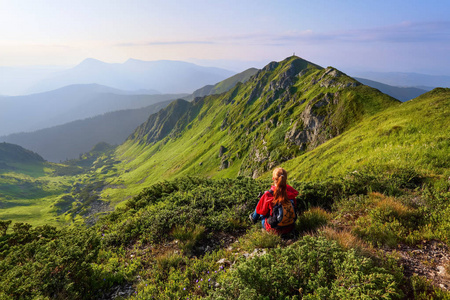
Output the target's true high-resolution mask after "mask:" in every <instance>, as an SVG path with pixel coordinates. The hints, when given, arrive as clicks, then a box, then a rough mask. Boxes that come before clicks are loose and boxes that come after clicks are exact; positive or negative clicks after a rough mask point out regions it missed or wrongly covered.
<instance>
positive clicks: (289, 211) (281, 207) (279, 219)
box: [267, 190, 297, 228]
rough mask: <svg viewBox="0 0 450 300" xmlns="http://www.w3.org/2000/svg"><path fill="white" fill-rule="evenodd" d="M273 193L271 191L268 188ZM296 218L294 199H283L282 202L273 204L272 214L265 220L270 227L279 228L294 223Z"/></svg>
mask: <svg viewBox="0 0 450 300" xmlns="http://www.w3.org/2000/svg"><path fill="white" fill-rule="evenodd" d="M269 192H270V193H271V194H272V195H273V191H272V190H269ZM296 220H297V213H296V211H295V207H294V200H292V199H291V200H289V201H287V202H286V201H284V202H282V203H278V204H275V206H274V207H273V209H272V215H271V216H270V217H268V218H267V222H268V223H269V225H270V227H272V228H280V227H284V226H289V225H292V224H294V223H295V221H296Z"/></svg>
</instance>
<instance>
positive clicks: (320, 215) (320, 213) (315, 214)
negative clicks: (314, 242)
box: [295, 207, 331, 232]
mask: <svg viewBox="0 0 450 300" xmlns="http://www.w3.org/2000/svg"><path fill="white" fill-rule="evenodd" d="M330 219H331V214H330V213H328V212H327V211H325V210H324V209H322V208H320V207H313V208H311V209H309V210H307V211H305V212H304V213H303V214H301V215H300V216H299V217H298V219H297V221H296V224H295V228H296V229H297V230H298V231H299V232H314V231H316V230H317V229H318V228H320V227H322V226H325V225H326V224H327V223H328V221H329V220H330Z"/></svg>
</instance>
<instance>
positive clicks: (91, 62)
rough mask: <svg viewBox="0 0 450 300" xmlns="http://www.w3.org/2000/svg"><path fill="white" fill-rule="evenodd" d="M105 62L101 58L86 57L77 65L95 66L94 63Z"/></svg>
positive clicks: (100, 63) (102, 63)
mask: <svg viewBox="0 0 450 300" xmlns="http://www.w3.org/2000/svg"><path fill="white" fill-rule="evenodd" d="M104 64H107V63H105V62H103V61H101V60H98V59H95V58H86V59H84V60H83V61H82V62H81V63H79V64H78V66H96V65H104Z"/></svg>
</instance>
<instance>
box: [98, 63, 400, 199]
mask: <svg viewBox="0 0 450 300" xmlns="http://www.w3.org/2000/svg"><path fill="white" fill-rule="evenodd" d="M302 68H303V69H302ZM299 70H302V71H301V72H302V75H301V76H294V75H295V74H297V72H299ZM333 74H335V75H333ZM336 74H337V76H336ZM348 86H355V87H353V88H352V87H348ZM324 95H337V96H336V97H339V101H338V103H337V104H330V105H329V106H330V107H329V108H326V109H325V108H324V107H323V106H322V107H321V108H320V109H318V110H317V111H316V112H315V113H317V114H321V115H324V116H326V118H329V121H328V123H329V124H330V128H336V129H331V130H330V131H333V130H335V131H336V132H334V133H333V132H331V133H330V134H337V133H339V132H341V131H345V130H346V129H347V128H349V127H351V126H353V125H354V124H356V123H358V122H359V121H360V120H361V119H364V118H365V117H366V116H368V115H372V114H374V113H376V112H378V111H380V110H383V109H386V108H388V107H390V106H392V105H396V104H398V101H396V100H394V99H393V98H391V97H389V96H387V95H384V94H382V93H380V92H379V91H377V90H375V89H372V88H369V87H366V86H362V85H359V86H358V83H357V82H356V81H355V80H353V79H351V78H350V77H348V76H346V75H345V74H343V73H340V72H339V71H337V70H335V69H333V68H327V69H323V68H320V67H318V66H316V65H314V64H311V63H309V62H306V61H304V60H301V59H299V58H296V57H291V58H288V59H286V60H285V61H283V62H280V63H271V64H269V65H268V66H267V67H266V68H264V69H263V70H261V71H260V72H258V73H257V74H256V75H254V76H253V77H252V78H251V80H249V81H248V82H246V83H245V84H238V85H237V86H236V87H234V88H233V89H232V90H230V91H229V92H227V93H224V94H221V95H217V96H209V97H206V98H203V99H201V100H198V101H197V102H196V103H193V104H192V105H191V106H190V107H189V108H188V111H187V112H186V114H193V113H196V117H194V118H193V120H192V121H191V122H190V123H183V122H182V121H179V122H178V123H176V124H173V123H172V124H169V126H172V130H171V131H170V132H168V133H167V134H165V138H163V139H162V140H160V141H157V142H156V143H154V144H149V145H145V139H146V135H145V131H143V129H144V128H149V129H150V131H149V133H148V135H147V136H149V135H151V136H152V137H153V136H155V135H158V134H159V133H160V132H161V128H163V125H164V126H167V124H163V125H161V126H160V127H158V126H155V124H156V125H158V124H157V123H155V124H148V125H147V124H146V125H142V126H141V127H140V128H139V129H138V130H137V131H136V133H135V134H133V135H132V136H131V138H130V139H129V140H127V141H126V142H125V143H124V144H123V145H121V146H120V147H119V148H118V149H117V152H116V157H117V159H118V160H121V161H122V163H121V164H119V165H118V168H119V176H116V175H115V174H114V173H112V172H111V173H110V176H111V177H113V179H112V180H111V181H110V182H109V183H110V184H111V185H112V187H111V188H108V189H105V190H104V191H103V193H102V197H103V198H109V199H111V200H112V201H113V202H114V203H118V202H121V201H123V200H124V199H127V198H128V197H130V195H136V194H137V193H139V191H140V190H141V189H142V188H144V187H148V186H150V185H151V184H153V183H155V182H158V181H161V180H165V179H171V178H177V177H179V176H184V175H195V174H201V175H203V176H212V177H217V178H229V177H236V176H237V175H245V176H251V175H253V176H255V174H256V175H258V174H259V173H260V171H257V172H256V173H255V170H267V169H270V168H272V167H273V166H274V165H275V164H277V163H280V162H282V161H283V160H287V159H290V158H293V157H295V156H297V155H298V154H300V153H301V152H302V151H304V150H302V147H300V146H299V145H295V144H293V143H292V142H287V141H286V138H285V136H286V133H287V132H289V131H291V130H293V129H294V127H295V126H296V121H297V120H299V119H301V115H302V113H303V112H304V110H305V108H306V107H307V106H308V105H310V106H311V105H314V104H315V103H316V102H317V101H319V100H321V99H322V98H323V97H324ZM330 97H334V96H330ZM200 105H201V107H200V111H197V110H198V109H199V106H200ZM174 108H175V105H171V106H169V107H168V109H167V111H171V110H174ZM162 116H164V118H166V116H167V115H163V114H162ZM154 119H155V118H154ZM165 120H168V118H166V119H165ZM171 122H173V121H171ZM299 126H300V125H299ZM164 128H166V129H167V127H164ZM138 136H139V137H141V138H140V139H136V137H138ZM324 136H325V134H324ZM324 138H325V137H324ZM152 141H153V140H152ZM319 142H320V141H317V143H319ZM221 146H223V147H225V148H226V149H227V150H226V152H225V157H224V158H223V159H222V158H220V157H219V149H220V147H221ZM314 146H315V145H311V147H314ZM258 153H259V154H262V155H267V156H269V159H268V160H266V161H265V162H258V161H255V159H254V157H255V156H257V155H258ZM225 161H226V162H225ZM224 163H225V164H226V165H225V167H221V166H222V165H223V164H224ZM116 186H125V187H126V189H125V188H119V189H118V188H115V187H116Z"/></svg>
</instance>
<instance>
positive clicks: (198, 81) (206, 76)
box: [29, 58, 235, 94]
mask: <svg viewBox="0 0 450 300" xmlns="http://www.w3.org/2000/svg"><path fill="white" fill-rule="evenodd" d="M234 74H235V73H234V72H232V71H228V70H225V69H220V68H213V67H203V66H198V65H195V64H192V63H187V62H181V61H171V60H159V61H142V60H137V59H129V60H127V61H126V62H124V63H122V64H119V63H105V62H102V61H100V60H96V59H92V58H88V59H85V60H84V61H82V62H81V63H80V64H79V65H77V66H75V67H73V68H70V69H67V70H63V71H60V72H58V73H55V74H53V76H52V77H49V78H47V79H45V80H42V81H40V82H38V83H37V84H35V85H34V86H32V87H31V88H30V89H29V92H31V93H38V92H44V91H50V90H55V89H58V88H62V87H64V86H67V85H73V84H92V83H96V84H100V85H105V86H109V87H112V88H116V89H120V90H126V91H136V90H142V89H144V90H156V91H159V93H171V94H173V93H191V92H193V91H194V90H196V89H198V88H199V87H201V86H204V85H207V84H215V83H217V82H219V81H221V80H224V79H226V78H228V77H230V76H232V75H234Z"/></svg>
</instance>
